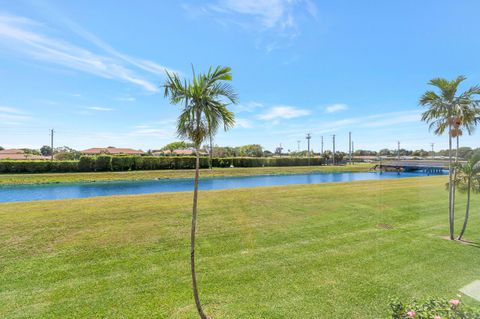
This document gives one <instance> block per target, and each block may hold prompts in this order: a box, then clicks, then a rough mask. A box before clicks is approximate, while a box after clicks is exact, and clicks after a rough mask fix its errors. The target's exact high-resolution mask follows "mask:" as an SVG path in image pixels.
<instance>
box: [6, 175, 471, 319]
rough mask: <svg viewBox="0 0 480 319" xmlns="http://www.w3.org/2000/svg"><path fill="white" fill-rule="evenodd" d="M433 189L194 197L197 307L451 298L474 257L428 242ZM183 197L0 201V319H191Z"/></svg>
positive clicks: (258, 309)
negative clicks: (197, 199)
mask: <svg viewBox="0 0 480 319" xmlns="http://www.w3.org/2000/svg"><path fill="white" fill-rule="evenodd" d="M445 181H446V178H445V176H437V177H421V178H405V179H392V180H382V181H362V182H352V183H334V184H319V185H298V186H287V187H265V188H255V189H237V190H221V191H208V192H201V193H200V203H199V220H198V222H199V224H198V252H197V253H198V271H199V284H200V294H201V298H202V300H203V301H204V304H205V309H206V311H207V313H208V314H209V315H211V316H212V318H236V319H238V318H384V317H385V316H386V315H387V314H388V299H389V296H396V297H400V298H404V299H405V300H410V298H412V297H419V298H422V297H426V296H441V297H446V298H451V297H455V296H456V294H457V290H458V289H459V288H460V287H462V286H464V285H465V284H468V283H470V282H471V281H473V280H476V279H479V275H480V273H479V271H478V265H479V263H480V253H479V252H480V251H479V247H478V246H475V245H467V244H461V243H458V242H451V241H448V240H445V239H444V238H443V237H442V236H444V235H446V234H447V231H448V230H447V228H448V225H447V224H448V223H447V218H446V217H447V212H446V207H447V195H446V192H445V190H444V183H445ZM191 197H192V194H191V193H162V194H150V195H136V196H131V195H130V196H116V197H98V198H89V199H75V200H63V201H38V202H29V203H4V204H0V225H1V228H0V242H1V243H2V244H1V245H0V317H2V318H66V317H68V318H100V317H102V318H104V317H108V318H143V317H150V318H178V319H184V318H197V317H196V313H195V309H194V302H193V298H192V294H191V288H190V273H189V229H190V214H191V208H190V204H191ZM463 199H464V196H463V195H458V201H459V203H460V202H461V203H462V204H461V205H459V211H458V213H457V215H461V214H462V212H461V210H460V209H461V208H463V207H464V205H463ZM473 199H474V201H473V203H472V210H473V211H472V218H471V225H470V228H469V229H468V230H467V233H466V239H469V240H471V241H474V242H479V241H480V234H479V232H478V225H479V224H478V219H479V217H480V212H479V210H478V207H479V206H480V198H479V196H474V197H473ZM459 217H460V216H459ZM457 225H460V223H459V222H458V223H457ZM466 302H468V303H473V301H472V300H466Z"/></svg>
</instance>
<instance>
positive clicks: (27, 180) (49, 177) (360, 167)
mask: <svg viewBox="0 0 480 319" xmlns="http://www.w3.org/2000/svg"><path fill="white" fill-rule="evenodd" d="M373 166H374V164H372V163H360V164H355V165H345V166H297V167H247V168H214V169H213V170H209V169H202V171H201V175H202V177H214V176H247V175H261V174H298V173H315V172H346V171H348V172H363V171H368V170H369V169H370V168H372V167H373ZM194 173H195V171H194V170H159V171H129V172H98V173H50V174H0V185H1V184H44V183H70V182H97V181H109V180H146V179H155V178H193V175H194Z"/></svg>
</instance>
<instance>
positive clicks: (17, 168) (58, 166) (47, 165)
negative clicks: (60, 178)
mask: <svg viewBox="0 0 480 319" xmlns="http://www.w3.org/2000/svg"><path fill="white" fill-rule="evenodd" d="M76 171H78V162H77V161H54V162H52V161H38V160H36V161H28V160H5V161H0V173H47V172H59V173H60V172H76Z"/></svg>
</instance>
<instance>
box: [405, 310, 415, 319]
mask: <svg viewBox="0 0 480 319" xmlns="http://www.w3.org/2000/svg"><path fill="white" fill-rule="evenodd" d="M407 316H408V318H415V317H416V316H417V313H416V312H415V310H410V311H409V312H407Z"/></svg>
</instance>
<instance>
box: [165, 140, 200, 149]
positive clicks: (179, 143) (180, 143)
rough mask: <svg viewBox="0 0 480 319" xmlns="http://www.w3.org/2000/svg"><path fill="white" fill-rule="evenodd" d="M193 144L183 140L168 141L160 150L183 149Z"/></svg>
mask: <svg viewBox="0 0 480 319" xmlns="http://www.w3.org/2000/svg"><path fill="white" fill-rule="evenodd" d="M193 146H194V145H193V143H187V142H185V141H175V142H172V143H169V144H167V145H165V146H164V147H162V150H164V151H166V150H169V151H174V150H183V149H186V148H189V147H193Z"/></svg>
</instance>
